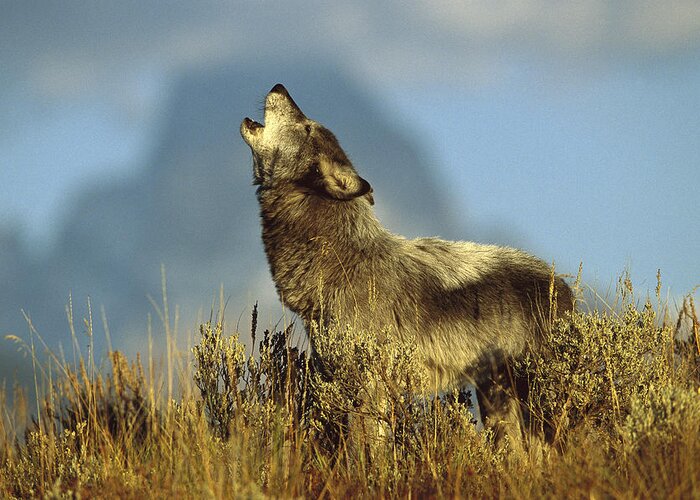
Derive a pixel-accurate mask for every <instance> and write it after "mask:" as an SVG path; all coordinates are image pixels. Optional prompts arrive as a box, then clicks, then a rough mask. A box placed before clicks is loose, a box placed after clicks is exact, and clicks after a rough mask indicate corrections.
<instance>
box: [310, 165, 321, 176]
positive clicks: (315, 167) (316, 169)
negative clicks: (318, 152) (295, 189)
mask: <svg viewBox="0 0 700 500" xmlns="http://www.w3.org/2000/svg"><path fill="white" fill-rule="evenodd" d="M311 173H312V174H314V175H321V169H320V168H319V167H318V162H313V163H312V164H311Z"/></svg>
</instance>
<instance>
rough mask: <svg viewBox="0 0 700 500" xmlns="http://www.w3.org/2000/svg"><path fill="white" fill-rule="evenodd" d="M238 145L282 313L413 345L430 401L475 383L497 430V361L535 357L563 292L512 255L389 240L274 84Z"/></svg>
mask: <svg viewBox="0 0 700 500" xmlns="http://www.w3.org/2000/svg"><path fill="white" fill-rule="evenodd" d="M241 134H242V136H243V138H244V140H245V141H246V142H247V143H248V145H249V146H250V147H251V149H252V152H253V162H254V182H255V184H257V185H258V191H257V197H258V201H259V203H260V214H261V218H262V237H263V242H264V246H265V251H266V253H267V258H268V261H269V264H270V270H271V272H272V276H273V279H274V282H275V285H276V287H277V291H278V293H279V295H280V298H281V300H282V301H283V302H284V304H285V305H286V306H287V307H289V308H290V309H291V310H292V311H294V312H295V313H297V314H298V315H299V316H300V317H301V318H303V320H304V321H305V322H306V324H307V326H308V325H309V324H310V323H311V322H312V321H314V320H316V321H322V322H329V321H335V322H337V323H338V324H340V325H351V326H354V327H359V328H364V329H375V330H376V331H380V330H382V329H384V331H390V332H393V333H394V334H396V335H397V336H398V337H399V338H400V339H401V340H405V341H407V342H415V343H416V344H417V352H418V353H419V354H420V356H421V357H422V359H423V362H424V365H425V367H426V369H427V370H429V373H430V374H431V376H433V377H434V378H433V380H434V381H435V383H436V385H437V387H438V389H449V388H451V387H455V386H459V385H462V384H464V383H466V382H470V383H474V384H475V385H476V386H477V392H478V396H479V402H480V406H481V411H482V416H483V417H491V419H492V420H493V421H494V423H495V420H503V419H505V418H507V417H506V414H511V413H512V412H513V408H512V407H511V406H512V399H511V398H510V397H508V396H507V395H504V394H505V393H504V391H503V388H504V386H510V384H508V383H507V382H506V380H508V379H509V380H511V381H512V377H508V376H507V373H506V371H507V367H508V360H509V359H512V358H516V357H519V356H522V355H524V354H525V353H526V352H527V350H528V349H533V348H537V346H538V345H539V344H540V340H541V337H542V333H543V328H546V325H547V324H548V322H549V321H550V320H551V318H552V317H553V316H555V315H561V314H563V313H564V312H565V311H568V310H571V309H572V308H573V297H572V293H571V290H570V288H569V286H568V285H567V284H566V283H565V282H564V281H563V280H562V279H561V278H559V277H556V278H553V277H552V271H551V268H550V266H548V265H547V264H546V263H544V262H543V261H541V260H539V259H537V258H535V257H533V256H531V255H529V254H527V253H526V252H523V251H521V250H516V249H513V248H507V247H501V246H494V245H480V244H476V243H471V242H452V241H443V240H440V239H436V238H419V239H414V240H410V239H406V238H403V237H401V236H397V235H395V234H392V233H391V232H389V231H388V230H387V229H385V228H384V227H383V226H382V225H381V223H380V222H379V221H378V220H377V218H376V217H375V215H374V211H373V208H372V205H373V198H372V190H371V188H370V185H369V183H368V182H367V181H365V180H364V179H362V178H361V177H360V176H359V175H358V174H357V172H356V171H355V169H354V167H353V165H352V164H351V162H350V160H349V159H348V158H347V156H346V155H345V153H344V152H343V150H342V149H341V147H340V145H339V144H338V141H337V140H336V138H335V136H334V135H333V134H332V133H331V132H330V131H329V130H327V129H326V128H324V127H323V126H321V125H320V124H318V123H316V122H314V121H312V120H310V119H308V118H307V117H306V116H305V115H304V114H303V113H302V111H301V110H300V109H299V107H298V106H297V105H296V104H295V103H294V101H293V100H292V98H291V97H290V96H289V94H288V93H287V91H286V89H285V88H284V87H283V86H281V85H279V84H278V85H276V86H275V87H274V88H273V89H272V90H271V91H270V93H269V94H268V96H267V97H266V100H265V125H264V126H263V125H262V124H259V123H257V122H254V121H252V120H250V119H248V118H246V119H245V120H244V121H243V123H242V124H241ZM399 167H400V166H397V172H396V175H401V171H400V169H399ZM552 280H553V281H552ZM551 283H553V284H554V290H555V291H556V294H555V295H556V304H557V311H555V314H550V303H551V300H550V298H551V297H550V295H551V294H550V284H551ZM370 309H371V311H372V312H371V313H370V312H369V311H370ZM509 394H510V393H509ZM521 396H522V395H521ZM487 421H488V420H487Z"/></svg>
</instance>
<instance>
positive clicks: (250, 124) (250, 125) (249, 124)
mask: <svg viewBox="0 0 700 500" xmlns="http://www.w3.org/2000/svg"><path fill="white" fill-rule="evenodd" d="M243 125H244V126H245V128H247V129H248V130H250V131H251V132H254V131H255V130H257V129H259V128H264V126H263V125H262V123H258V122H256V121H255V120H251V119H250V118H245V119H244V120H243Z"/></svg>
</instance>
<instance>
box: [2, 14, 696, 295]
mask: <svg viewBox="0 0 700 500" xmlns="http://www.w3.org/2000/svg"><path fill="white" fill-rule="evenodd" d="M3 10H4V11H5V14H4V15H3V16H2V19H0V47H1V48H0V66H2V67H3V68H4V70H3V75H2V76H0V214H2V215H0V226H19V227H20V228H21V230H22V231H23V233H24V234H25V236H26V237H27V239H28V241H29V242H30V245H31V246H32V247H33V248H34V249H35V250H36V251H38V252H42V251H44V250H46V248H44V247H46V246H47V245H49V244H50V242H51V236H52V234H53V231H54V230H55V228H56V226H57V224H59V223H60V220H61V217H64V216H65V211H64V210H65V207H66V206H67V205H68V204H69V203H70V199H71V197H72V196H73V195H74V194H75V193H77V192H78V191H79V190H80V189H81V188H82V187H84V186H85V184H89V183H95V182H104V181H105V179H108V180H109V179H118V178H120V177H123V176H127V175H130V174H131V173H132V172H133V171H134V169H135V168H137V167H138V165H139V161H140V160H141V159H142V158H143V157H144V156H145V155H147V154H148V152H149V147H150V146H151V144H152V142H153V140H154V137H153V133H154V132H155V130H156V129H157V127H156V125H157V123H158V121H157V120H158V116H159V115H158V113H159V112H160V111H161V109H162V107H161V106H162V104H163V102H164V100H165V97H166V96H167V94H168V84H169V82H170V76H171V75H172V74H175V73H177V71H179V70H182V69H192V68H196V67H198V66H206V65H208V64H216V63H217V62H219V61H224V60H230V59H232V58H233V59H235V58H241V59H245V58H249V57H251V54H255V57H259V58H262V59H264V58H265V57H266V55H272V54H274V55H275V57H278V56H279V55H280V52H281V53H282V54H284V53H286V52H288V53H289V54H290V57H292V55H293V56H294V57H300V56H301V57H303V56H304V55H308V56H309V57H322V58H323V57H325V58H327V59H328V60H332V61H334V62H335V63H336V64H338V65H339V66H341V67H343V68H344V69H345V70H346V71H347V72H348V73H349V74H350V75H352V76H353V77H355V78H356V79H357V80H358V81H360V82H362V84H364V85H365V86H366V87H367V88H368V90H369V91H370V92H372V93H373V95H374V96H375V98H376V99H377V102H378V103H379V104H378V105H380V106H382V107H384V108H385V110H386V111H387V113H390V114H393V115H394V116H395V117H396V122H397V126H399V127H401V128H402V129H404V130H408V131H409V132H413V133H415V134H416V137H417V140H419V141H422V144H423V146H424V147H425V149H426V150H427V152H428V157H429V158H432V160H433V162H434V165H433V167H434V169H435V172H436V175H438V176H439V177H440V179H441V180H442V181H443V186H444V188H445V190H446V192H447V195H448V196H449V197H450V198H451V199H452V200H453V201H454V203H455V204H456V206H458V207H459V209H460V210H461V211H462V212H463V214H464V219H465V221H466V222H467V224H466V227H467V228H468V227H469V224H472V225H478V226H491V225H497V226H499V227H502V228H504V230H505V231H510V232H511V233H512V234H514V235H515V237H514V238H515V239H516V240H517V241H519V242H521V244H522V245H524V246H526V247H527V248H528V249H530V250H532V251H533V252H536V253H537V254H539V255H541V256H542V257H544V258H547V259H548V260H555V261H557V263H558V267H559V268H560V270H562V271H570V272H575V270H576V268H577V267H578V263H579V262H580V261H583V263H584V268H585V269H586V272H587V275H586V277H587V279H588V280H589V281H591V282H595V283H598V284H599V285H600V286H602V287H607V286H608V285H609V284H610V283H614V280H615V278H616V276H617V275H618V274H619V273H620V272H621V271H622V270H623V269H624V267H625V266H629V267H630V268H631V270H632V273H633V276H634V277H635V280H636V281H637V283H638V285H639V286H640V287H641V288H649V289H653V287H654V286H655V274H656V269H657V268H661V270H662V273H663V275H664V277H665V278H664V281H665V283H666V284H667V285H670V286H671V290H672V293H673V294H675V295H682V294H684V293H687V292H688V291H690V289H692V288H693V287H694V286H695V285H698V284H700V263H699V261H698V254H699V251H700V230H698V222H700V209H699V208H698V207H699V204H698V196H697V190H698V186H700V141H698V137H700V132H699V131H700V5H699V4H698V3H697V2H693V1H685V0H672V1H661V0H658V1H653V0H649V1H619V2H603V1H598V0H585V1H582V2H576V3H575V4H574V3H571V4H564V3H562V4H552V3H551V2H545V1H543V0H519V1H516V0H509V1H504V2H498V3H497V4H496V3H493V2H487V1H475V2H469V3H459V2H444V3H441V4H435V3H430V2H426V1H420V0H413V1H409V2H398V1H397V2H384V3H382V4H381V5H376V4H375V3H373V2H364V1H352V2H344V3H337V4H327V3H325V2H315V1H309V2H296V1H291V2H284V3H281V2H280V3H278V2H273V1H266V2H216V1H202V2H196V3H192V2H174V3H171V4H168V8H167V9H165V8H164V7H163V4H162V3H161V2H156V1H153V0H144V1H141V2H118V3H113V4H106V3H92V2H87V1H78V0H71V1H67V2H65V3H64V4H62V5H61V7H60V8H58V7H54V6H52V5H44V6H42V7H41V8H38V7H36V6H33V4H30V3H28V2H24V1H22V0H15V1H10V2H7V4H6V5H5V6H4V8H3ZM272 83H275V82H271V84H272ZM265 90H266V89H261V95H262V94H263V93H264V92H265ZM299 91H301V92H303V89H299V90H297V93H298V92H299ZM303 99H304V100H305V101H309V100H312V99H313V96H304V97H303ZM231 119H232V120H239V119H240V117H231ZM328 125H329V127H331V128H332V123H329V124H328ZM341 140H342V138H341ZM468 237H469V235H468V234H465V238H468Z"/></svg>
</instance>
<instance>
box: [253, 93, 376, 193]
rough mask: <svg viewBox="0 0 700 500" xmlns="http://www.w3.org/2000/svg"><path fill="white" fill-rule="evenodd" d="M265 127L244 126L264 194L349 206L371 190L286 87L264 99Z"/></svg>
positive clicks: (326, 133) (260, 125) (258, 183)
mask: <svg viewBox="0 0 700 500" xmlns="http://www.w3.org/2000/svg"><path fill="white" fill-rule="evenodd" d="M264 121H265V124H264V125H263V124H260V123H258V122H256V121H253V120H251V119H250V118H245V119H244V120H243V123H241V136H243V140H244V141H245V142H246V143H247V144H248V146H250V149H251V150H252V152H253V177H254V183H255V184H257V185H259V186H260V187H261V189H269V188H278V187H285V188H290V187H291V188H292V189H295V190H297V191H299V192H301V193H304V194H308V195H311V196H320V197H323V198H325V199H329V200H337V201H347V200H352V199H354V198H357V197H359V196H363V195H367V199H368V200H369V201H370V203H373V200H372V195H371V193H372V188H371V187H370V185H369V183H368V182H367V181H366V180H364V179H363V178H362V177H360V176H359V175H357V172H355V169H354V168H353V166H352V163H350V160H348V157H347V156H346V155H345V152H344V151H343V150H342V149H341V147H340V145H339V144H338V140H337V139H336V138H335V136H334V135H333V134H332V133H331V132H330V131H329V130H328V129H326V128H325V127H323V126H322V125H320V124H319V123H317V122H315V121H313V120H310V119H308V118H307V117H306V116H305V115H304V113H303V112H302V111H301V109H299V106H297V105H296V103H295V102H294V100H292V98H291V97H290V95H289V93H288V92H287V89H285V88H284V86H283V85H281V84H279V83H278V84H277V85H275V86H274V87H273V88H272V90H270V92H269V93H268V94H267V97H266V98H265V119H264Z"/></svg>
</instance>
